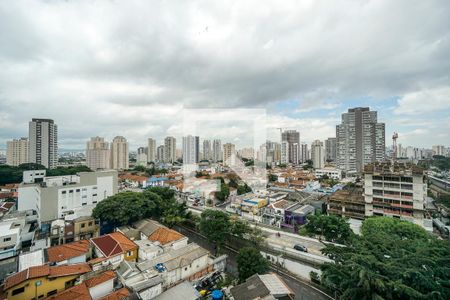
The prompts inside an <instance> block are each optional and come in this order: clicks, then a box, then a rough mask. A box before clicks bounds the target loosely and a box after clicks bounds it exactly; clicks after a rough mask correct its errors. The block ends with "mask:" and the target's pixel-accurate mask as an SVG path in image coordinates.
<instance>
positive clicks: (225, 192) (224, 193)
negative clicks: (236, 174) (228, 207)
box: [215, 183, 230, 202]
mask: <svg viewBox="0 0 450 300" xmlns="http://www.w3.org/2000/svg"><path fill="white" fill-rule="evenodd" d="M215 196H216V199H217V200H218V201H220V202H224V201H225V200H226V199H227V198H228V196H230V188H229V187H228V186H227V185H226V184H225V183H222V184H221V185H220V191H218V192H216V193H215Z"/></svg>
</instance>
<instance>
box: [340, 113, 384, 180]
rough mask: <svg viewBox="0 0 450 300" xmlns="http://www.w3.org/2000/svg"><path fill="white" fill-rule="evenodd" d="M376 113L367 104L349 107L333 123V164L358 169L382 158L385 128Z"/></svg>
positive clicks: (347, 168) (347, 169) (342, 167)
mask: <svg viewBox="0 0 450 300" xmlns="http://www.w3.org/2000/svg"><path fill="white" fill-rule="evenodd" d="M384 127H385V126H384V123H378V121H377V112H376V111H370V109H369V108H368V107H356V108H350V109H349V110H348V112H346V113H343V114H342V122H341V124H339V125H337V126H336V148H337V167H338V168H340V169H342V170H345V171H353V172H362V171H363V169H364V166H365V165H367V164H369V163H373V162H375V161H383V160H384V159H385V151H386V148H385V128H384Z"/></svg>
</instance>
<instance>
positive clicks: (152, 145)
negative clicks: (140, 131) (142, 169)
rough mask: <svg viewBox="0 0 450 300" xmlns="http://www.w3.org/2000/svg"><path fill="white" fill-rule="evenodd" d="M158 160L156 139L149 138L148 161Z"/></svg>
mask: <svg viewBox="0 0 450 300" xmlns="http://www.w3.org/2000/svg"><path fill="white" fill-rule="evenodd" d="M155 161H156V140H155V139H152V138H149V139H148V145H147V162H155Z"/></svg>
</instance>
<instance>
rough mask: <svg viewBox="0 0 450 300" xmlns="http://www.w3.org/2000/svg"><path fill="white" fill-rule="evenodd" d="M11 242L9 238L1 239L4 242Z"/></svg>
mask: <svg viewBox="0 0 450 300" xmlns="http://www.w3.org/2000/svg"><path fill="white" fill-rule="evenodd" d="M10 240H11V237H7V238H3V241H4V242H9V241H10Z"/></svg>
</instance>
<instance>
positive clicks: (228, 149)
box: [223, 143, 236, 166]
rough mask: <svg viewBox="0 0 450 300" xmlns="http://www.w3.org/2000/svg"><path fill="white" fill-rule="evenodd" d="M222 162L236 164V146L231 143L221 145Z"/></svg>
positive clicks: (230, 164) (229, 164)
mask: <svg viewBox="0 0 450 300" xmlns="http://www.w3.org/2000/svg"><path fill="white" fill-rule="evenodd" d="M223 164H224V165H227V166H234V165H235V164H236V146H235V145H234V144H231V143H226V144H224V145H223Z"/></svg>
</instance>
